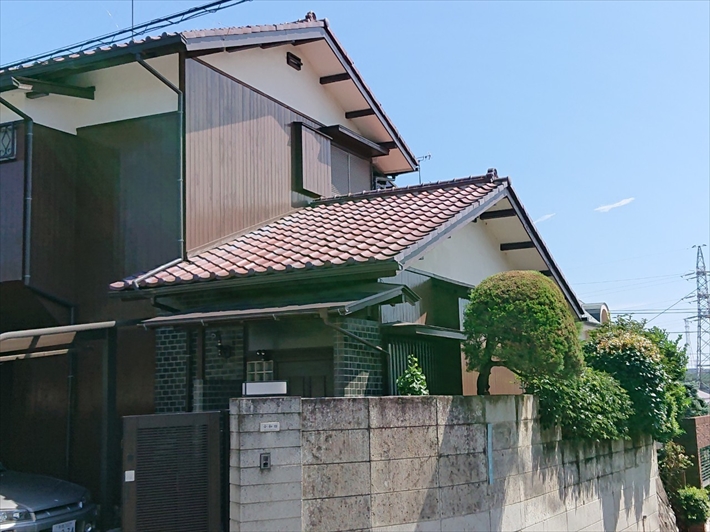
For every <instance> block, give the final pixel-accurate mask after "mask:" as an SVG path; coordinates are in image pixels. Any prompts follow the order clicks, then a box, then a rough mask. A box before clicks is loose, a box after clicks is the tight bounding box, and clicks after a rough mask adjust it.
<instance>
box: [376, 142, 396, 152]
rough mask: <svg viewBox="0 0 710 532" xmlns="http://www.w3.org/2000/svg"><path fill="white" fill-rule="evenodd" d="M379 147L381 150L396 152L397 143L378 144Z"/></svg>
mask: <svg viewBox="0 0 710 532" xmlns="http://www.w3.org/2000/svg"><path fill="white" fill-rule="evenodd" d="M380 146H382V149H383V150H396V149H397V143H396V142H395V141H393V140H391V141H389V142H380Z"/></svg>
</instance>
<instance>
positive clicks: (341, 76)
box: [320, 72, 350, 85]
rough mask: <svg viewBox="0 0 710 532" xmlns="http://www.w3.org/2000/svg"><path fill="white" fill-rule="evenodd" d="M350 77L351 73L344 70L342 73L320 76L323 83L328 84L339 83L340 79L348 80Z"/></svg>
mask: <svg viewBox="0 0 710 532" xmlns="http://www.w3.org/2000/svg"><path fill="white" fill-rule="evenodd" d="M349 79H350V74H348V73H347V72H343V73H342V74H333V75H331V76H323V77H322V78H320V84H321V85H328V84H329V83H337V82H338V81H348V80H349Z"/></svg>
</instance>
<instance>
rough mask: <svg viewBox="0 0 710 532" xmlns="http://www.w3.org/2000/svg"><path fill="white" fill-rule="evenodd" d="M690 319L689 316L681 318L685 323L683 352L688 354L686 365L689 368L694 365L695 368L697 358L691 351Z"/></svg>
mask: <svg viewBox="0 0 710 532" xmlns="http://www.w3.org/2000/svg"><path fill="white" fill-rule="evenodd" d="M690 320H691V318H685V319H684V320H683V323H685V354H686V355H687V356H688V366H689V367H691V368H692V367H693V366H695V368H696V369H697V367H698V359H697V358H696V356H695V353H693V346H692V344H691V343H690ZM696 378H697V375H696Z"/></svg>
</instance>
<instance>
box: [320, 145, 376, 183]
mask: <svg viewBox="0 0 710 532" xmlns="http://www.w3.org/2000/svg"><path fill="white" fill-rule="evenodd" d="M330 161H331V183H332V188H333V194H336V195H340V194H349V193H356V192H362V191H363V190H371V189H372V167H371V165H370V161H369V160H367V159H363V158H361V157H358V156H357V155H353V154H352V153H349V152H347V151H345V150H343V149H341V148H338V147H337V146H332V145H331V148H330Z"/></svg>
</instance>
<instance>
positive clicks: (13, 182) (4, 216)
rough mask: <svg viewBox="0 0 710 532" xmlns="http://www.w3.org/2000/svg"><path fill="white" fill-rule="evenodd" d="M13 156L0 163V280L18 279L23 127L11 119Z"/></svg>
mask: <svg viewBox="0 0 710 532" xmlns="http://www.w3.org/2000/svg"><path fill="white" fill-rule="evenodd" d="M15 127H16V129H15V139H16V143H17V144H16V145H15V146H16V153H17V157H16V158H15V160H13V161H3V162H0V227H1V228H2V231H0V282H5V281H19V280H21V279H22V217H23V213H24V207H23V198H24V189H25V166H24V165H25V126H24V124H23V123H22V122H15Z"/></svg>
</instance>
